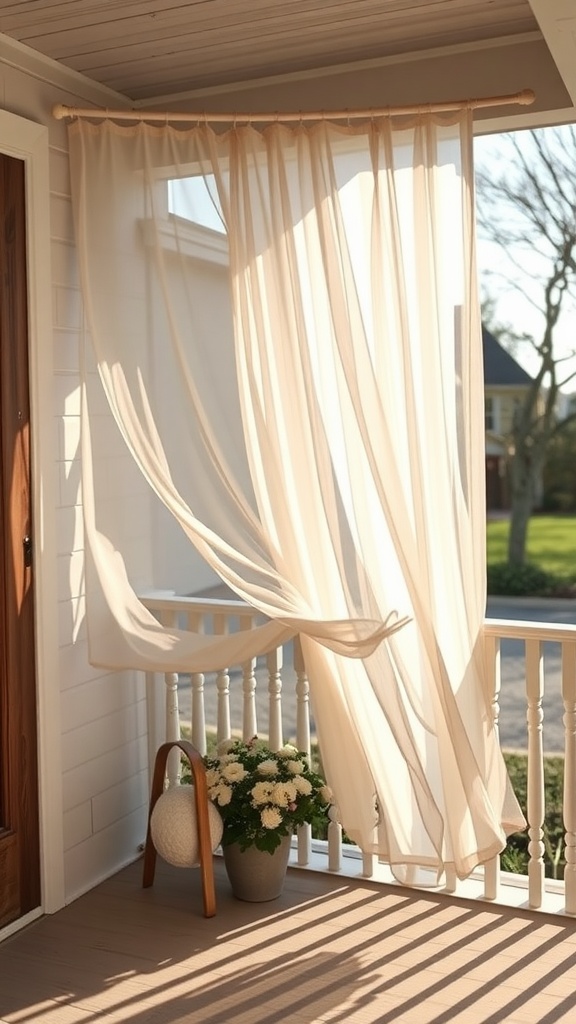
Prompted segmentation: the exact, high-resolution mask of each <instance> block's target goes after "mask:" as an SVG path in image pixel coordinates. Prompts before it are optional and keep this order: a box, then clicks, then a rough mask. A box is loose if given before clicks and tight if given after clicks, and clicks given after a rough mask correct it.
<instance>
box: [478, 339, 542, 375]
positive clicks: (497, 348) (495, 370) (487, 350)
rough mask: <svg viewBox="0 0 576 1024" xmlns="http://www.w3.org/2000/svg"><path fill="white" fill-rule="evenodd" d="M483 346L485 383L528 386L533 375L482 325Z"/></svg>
mask: <svg viewBox="0 0 576 1024" xmlns="http://www.w3.org/2000/svg"><path fill="white" fill-rule="evenodd" d="M482 348H483V350H484V384H485V385H486V384H488V385H490V384H492V385H495V384H512V385H520V386H527V385H528V384H531V383H532V377H531V376H530V374H529V373H526V370H523V369H522V367H521V366H520V365H519V364H518V363H517V362H516V360H515V359H514V358H513V357H512V356H511V355H510V353H509V352H507V351H506V349H504V348H502V345H501V344H500V342H499V341H498V340H497V339H496V338H495V337H494V335H493V334H490V331H487V330H486V328H485V327H482Z"/></svg>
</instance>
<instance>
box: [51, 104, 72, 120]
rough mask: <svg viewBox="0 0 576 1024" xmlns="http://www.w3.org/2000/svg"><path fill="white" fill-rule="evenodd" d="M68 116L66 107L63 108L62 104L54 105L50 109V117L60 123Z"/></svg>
mask: <svg viewBox="0 0 576 1024" xmlns="http://www.w3.org/2000/svg"><path fill="white" fill-rule="evenodd" d="M67 116H68V107H65V106H64V104H63V103H55V104H54V106H53V107H52V117H54V118H55V119H56V120H57V121H61V120H62V119H63V118H64V117H67Z"/></svg>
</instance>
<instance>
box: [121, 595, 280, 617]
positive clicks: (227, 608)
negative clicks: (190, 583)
mask: <svg viewBox="0 0 576 1024" xmlns="http://www.w3.org/2000/svg"><path fill="white" fill-rule="evenodd" d="M139 597H140V600H141V601H142V604H143V605H144V606H145V607H146V608H148V609H150V611H167V610H170V611H182V612H186V611H188V612H190V611H194V612H206V614H212V613H214V612H217V613H224V614H228V615H247V614H249V613H252V614H253V615H260V612H258V611H257V610H256V609H255V608H253V607H252V605H250V604H247V603H246V601H241V600H236V601H232V600H226V601H222V600H219V599H218V598H213V597H183V596H182V595H181V594H178V595H176V594H174V595H170V594H166V593H165V592H162V593H160V592H158V593H154V591H150V592H149V593H142V594H140V595H139ZM263 617H264V616H263Z"/></svg>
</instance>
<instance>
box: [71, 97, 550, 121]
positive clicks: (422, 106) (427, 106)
mask: <svg viewBox="0 0 576 1024" xmlns="http://www.w3.org/2000/svg"><path fill="white" fill-rule="evenodd" d="M534 99H535V95H534V92H533V91H532V89H523V90H522V92H516V93H512V94H511V95H508V96H486V97H483V98H480V99H470V100H445V101H444V102H441V103H419V104H408V105H407V106H404V107H383V108H382V109H374V108H369V109H366V110H315V111H312V110H305V111H302V110H299V111H298V112H292V113H268V114H262V113H259V114H205V113H199V112H191V111H179V112H174V113H166V112H163V111H158V110H153V111H146V110H134V109H130V110H108V109H107V108H103V109H97V108H93V109H91V108H86V109H85V108H82V107H67V106H65V105H64V104H62V103H57V104H56V106H55V107H53V109H52V116H53V117H55V118H56V120H57V121H61V120H62V119H63V118H65V117H80V118H91V117H96V118H106V119H110V118H113V119H114V120H118V121H162V122H163V123H164V124H167V123H168V122H172V121H186V122H188V121H193V122H196V123H197V122H199V121H200V122H203V123H206V124H208V123H210V122H217V121H221V122H226V123H230V124H238V123H239V122H242V123H246V124H250V123H251V122H256V121H259V122H262V121H264V122H276V121H279V122H283V121H325V120H330V121H342V120H345V121H347V120H352V119H353V118H354V119H356V118H369V117H397V116H400V115H402V114H434V113H441V112H443V111H450V110H464V109H467V110H477V109H478V108H479V107H502V106H506V105H508V104H510V105H512V104H520V105H522V106H529V105H530V104H531V103H533V102H534Z"/></svg>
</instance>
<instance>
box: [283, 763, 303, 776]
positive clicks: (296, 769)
mask: <svg viewBox="0 0 576 1024" xmlns="http://www.w3.org/2000/svg"><path fill="white" fill-rule="evenodd" d="M305 767H306V766H305V764H304V762H303V761H288V765H287V768H288V771H289V772H292V774H293V775H300V772H303V771H304V768H305Z"/></svg>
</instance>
